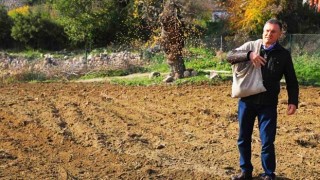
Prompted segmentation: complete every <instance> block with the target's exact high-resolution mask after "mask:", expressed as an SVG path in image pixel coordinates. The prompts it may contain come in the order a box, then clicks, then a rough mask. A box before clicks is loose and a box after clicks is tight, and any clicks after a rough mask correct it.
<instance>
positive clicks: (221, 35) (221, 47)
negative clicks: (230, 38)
mask: <svg viewBox="0 0 320 180" xmlns="http://www.w3.org/2000/svg"><path fill="white" fill-rule="evenodd" d="M222 41H223V39H222V35H221V36H220V51H222V46H223V45H222V43H223V42H222Z"/></svg>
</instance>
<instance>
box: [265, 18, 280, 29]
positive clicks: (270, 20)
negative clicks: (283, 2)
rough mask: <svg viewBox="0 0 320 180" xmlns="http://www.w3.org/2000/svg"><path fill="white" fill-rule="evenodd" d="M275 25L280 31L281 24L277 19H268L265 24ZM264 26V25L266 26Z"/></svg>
mask: <svg viewBox="0 0 320 180" xmlns="http://www.w3.org/2000/svg"><path fill="white" fill-rule="evenodd" d="M268 23H269V24H277V25H278V26H279V28H280V31H282V23H281V22H280V21H279V20H278V19H269V20H268V21H267V22H266V24H268ZM266 24H265V25H266Z"/></svg>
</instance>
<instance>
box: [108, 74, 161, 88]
mask: <svg viewBox="0 0 320 180" xmlns="http://www.w3.org/2000/svg"><path fill="white" fill-rule="evenodd" d="M163 78H164V77H161V76H160V77H156V78H152V79H150V78H149V77H136V78H112V79H111V83H112V84H120V85H126V86H149V85H157V84H161V82H162V80H163Z"/></svg>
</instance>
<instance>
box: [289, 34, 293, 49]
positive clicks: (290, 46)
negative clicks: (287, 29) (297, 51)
mask: <svg viewBox="0 0 320 180" xmlns="http://www.w3.org/2000/svg"><path fill="white" fill-rule="evenodd" d="M291 50H292V34H290V35H289V51H290V53H291Z"/></svg>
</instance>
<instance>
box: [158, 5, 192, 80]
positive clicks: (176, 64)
mask: <svg viewBox="0 0 320 180" xmlns="http://www.w3.org/2000/svg"><path fill="white" fill-rule="evenodd" d="M179 12H180V10H179V8H178V5H177V4H176V3H175V1H174V0H167V2H166V4H165V5H164V9H163V12H162V14H161V19H160V21H161V26H162V29H161V31H162V32H161V46H162V47H163V49H164V52H165V53H166V55H167V62H168V64H169V66H170V68H171V73H170V76H172V77H174V78H175V79H179V78H183V74H184V71H185V70H186V67H185V64H184V60H183V56H182V50H183V47H184V32H183V27H184V25H183V21H182V18H181V15H180V14H179Z"/></svg>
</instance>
